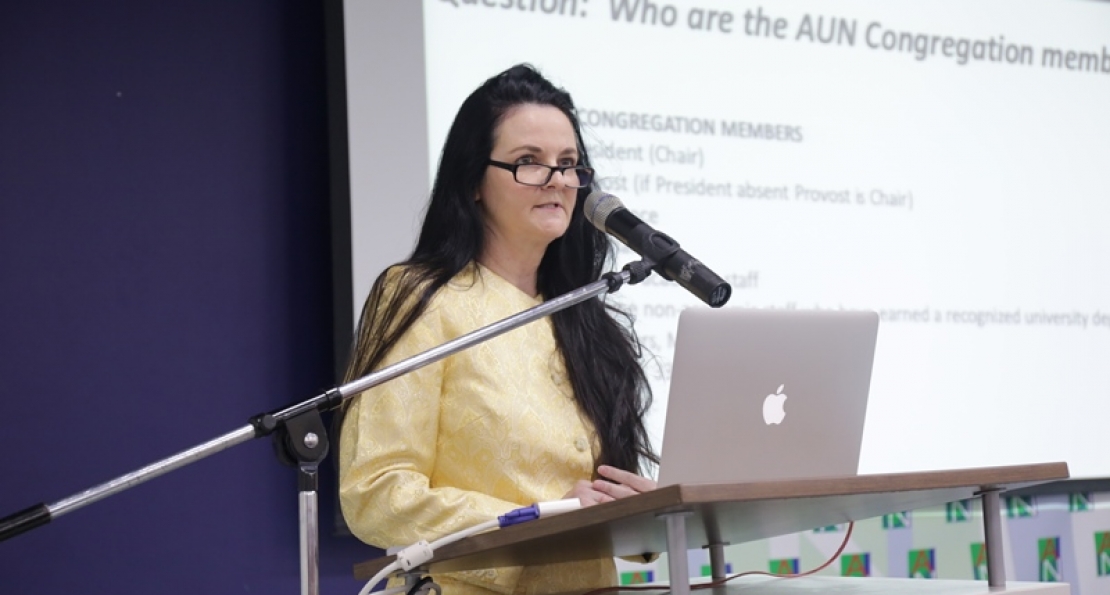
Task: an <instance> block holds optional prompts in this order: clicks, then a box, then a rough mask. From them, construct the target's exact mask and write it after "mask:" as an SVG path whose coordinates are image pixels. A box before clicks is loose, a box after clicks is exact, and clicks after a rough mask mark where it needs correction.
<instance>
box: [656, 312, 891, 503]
mask: <svg viewBox="0 0 1110 595" xmlns="http://www.w3.org/2000/svg"><path fill="white" fill-rule="evenodd" d="M878 325H879V317H878V314H877V313H875V312H864V311H843V310H838V311H833V310H814V311H808V310H751V309H739V308H725V309H708V308H691V309H687V310H685V311H684V312H683V313H682V314H681V316H680V317H679V321H678V334H677V343H676V346H675V355H674V366H673V372H672V376H671V389H670V396H669V397H668V401H667V418H666V425H665V427H664V435H663V446H662V462H661V464H660V466H659V485H660V486H664V485H671V484H676V483H687V484H688V483H738V482H751V481H762V480H774V479H792V478H815V477H833V476H848V475H855V474H856V473H857V471H858V468H859V455H860V446H861V443H862V440H863V424H864V418H865V415H866V411H867V395H868V389H869V387H870V384H871V366H872V362H873V360H874V354H875V340H876V335H877V332H878Z"/></svg>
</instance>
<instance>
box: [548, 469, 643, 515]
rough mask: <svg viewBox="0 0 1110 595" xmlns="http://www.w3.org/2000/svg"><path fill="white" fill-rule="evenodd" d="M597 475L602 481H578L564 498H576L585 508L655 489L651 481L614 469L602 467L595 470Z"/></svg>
mask: <svg viewBox="0 0 1110 595" xmlns="http://www.w3.org/2000/svg"><path fill="white" fill-rule="evenodd" d="M597 474H598V475H600V476H602V477H603V478H604V479H595V480H594V481H585V480H579V481H578V482H577V483H575V484H574V488H573V489H571V491H569V492H567V495H566V496H565V497H566V498H578V500H579V501H581V502H582V506H583V507H586V506H593V505H594V504H601V503H602V502H611V501H613V500H616V499H618V498H627V497H629V496H635V495H636V494H639V493H642V492H649V491H651V490H654V489H655V481H653V480H652V479H649V478H647V477H642V476H640V475H636V474H635V473H630V472H628V471H624V470H623V469H617V468H616V467H610V466H608V465H602V466H600V467H598V468H597Z"/></svg>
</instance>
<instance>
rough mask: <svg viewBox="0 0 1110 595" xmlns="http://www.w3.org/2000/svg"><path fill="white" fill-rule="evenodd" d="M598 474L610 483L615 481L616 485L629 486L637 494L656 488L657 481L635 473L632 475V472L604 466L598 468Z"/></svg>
mask: <svg viewBox="0 0 1110 595" xmlns="http://www.w3.org/2000/svg"><path fill="white" fill-rule="evenodd" d="M597 474H598V475H600V476H602V477H604V478H606V479H608V480H610V481H613V482H614V483H618V484H621V485H624V486H627V487H629V488H631V489H632V490H634V491H635V492H636V493H639V492H650V491H651V490H654V489H655V487H656V486H655V480H653V479H651V478H649V477H644V476H642V475H636V474H635V473H632V472H630V471H625V470H624V469H617V468H616V467H610V466H609V465H602V466H600V467H598V468H597Z"/></svg>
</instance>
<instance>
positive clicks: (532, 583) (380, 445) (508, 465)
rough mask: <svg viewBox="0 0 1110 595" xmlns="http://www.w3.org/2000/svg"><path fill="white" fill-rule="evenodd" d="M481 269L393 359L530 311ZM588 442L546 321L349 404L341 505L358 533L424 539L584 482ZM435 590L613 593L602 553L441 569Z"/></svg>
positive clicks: (387, 542)
mask: <svg viewBox="0 0 1110 595" xmlns="http://www.w3.org/2000/svg"><path fill="white" fill-rule="evenodd" d="M538 303H540V299H538V298H533V297H531V296H528V295H526V294H525V293H524V292H522V291H520V290H519V289H517V288H516V287H515V286H513V285H512V284H510V283H509V282H508V281H506V280H504V279H502V278H500V277H498V276H497V275H496V274H494V273H493V272H491V271H490V270H488V269H486V268H485V267H482V266H480V265H473V266H471V267H468V268H467V269H466V270H464V271H463V272H462V273H460V274H459V275H458V276H457V277H456V278H455V279H453V280H452V281H451V282H450V283H448V284H447V285H446V286H445V287H444V288H443V289H441V290H440V291H439V292H438V293H437V294H436V295H435V296H434V297H433V298H432V300H431V302H430V304H429V308H428V310H427V312H426V313H425V314H424V315H423V316H422V317H421V318H420V319H419V320H418V321H417V322H416V323H415V324H414V326H413V327H412V328H411V329H409V331H408V332H407V333H406V334H405V335H404V337H402V339H401V341H400V342H399V343H398V344H397V345H396V346H395V347H394V349H393V350H392V351H391V352H390V354H389V355H388V356H387V358H386V362H385V364H386V365H388V364H391V363H395V362H397V361H400V360H402V359H405V358H407V357H410V356H412V355H415V354H417V353H420V352H421V351H425V350H427V349H429V348H431V347H434V346H436V345H440V344H442V343H444V342H445V341H448V340H450V339H453V338H455V337H458V336H460V335H463V334H465V333H467V332H470V331H472V330H475V329H478V328H480V327H482V326H485V325H487V324H490V323H492V322H495V321H497V320H501V319H503V318H505V317H506V316H509V315H512V314H515V313H517V312H520V311H522V310H525V309H527V308H530V307H532V306H535V305H536V304H538ZM597 445H598V442H597V438H596V436H595V433H594V431H593V428H592V425H591V424H590V422H589V421H588V420H586V419H585V418H584V417H583V416H581V415H580V414H579V410H578V407H577V405H576V403H575V402H574V396H573V392H572V390H571V387H570V385H569V383H568V381H567V378H566V369H565V366H564V364H563V360H562V357H561V356H560V354H559V352H558V351H557V350H556V344H555V337H554V334H553V331H552V327H551V322H550V320H549V319H547V318H544V319H541V320H538V321H535V322H532V323H530V324H528V325H525V326H523V327H520V328H518V329H515V330H513V331H510V332H509V333H506V334H504V335H501V336H499V337H497V338H495V339H492V340H490V341H487V342H485V343H482V344H480V345H478V346H476V347H472V348H470V349H467V350H465V351H462V352H460V353H457V354H455V355H452V356H450V357H448V358H446V359H444V360H441V361H440V362H437V363H434V364H431V365H429V366H426V367H424V368H421V369H419V370H416V371H414V372H412V373H409V374H406V375H404V376H401V377H399V378H396V379H393V380H391V381H389V382H386V383H384V384H382V385H379V386H377V387H374V388H372V389H370V390H368V391H366V392H365V393H363V394H362V395H359V396H358V397H356V398H355V399H353V401H352V404H351V407H350V410H349V412H348V414H347V417H346V419H345V420H344V423H343V429H342V433H341V440H340V450H339V465H340V471H339V473H340V501H341V504H342V508H343V515H344V517H345V518H346V520H347V523H348V525H349V526H350V528H351V531H352V532H354V534H355V535H356V536H358V537H359V539H362V540H363V541H365V542H367V543H370V544H372V545H376V546H378V547H388V546H394V545H408V544H411V543H414V542H416V541H419V540H420V539H427V540H429V541H431V540H433V539H436V538H439V537H442V536H444V535H447V534H450V533H453V532H455V531H458V530H460V529H464V528H466V527H470V526H473V525H476V524H478V523H481V522H484V521H487V520H490V519H492V518H494V517H496V516H498V515H501V514H504V513H505V512H507V511H509V510H512V509H514V508H518V507H520V506H527V505H530V504H532V503H534V502H538V501H543V500H557V499H560V498H562V497H563V495H564V494H566V492H567V491H568V490H570V488H571V487H572V486H573V485H574V483H575V482H576V481H577V480H580V479H590V478H591V477H592V475H593V471H594V467H595V452H596V450H597V448H598V446H597ZM435 579H436V581H437V582H439V583H440V584H441V585H443V587H444V593H445V595H457V594H471V593H473V594H478V593H487V594H488V593H490V592H495V593H504V594H511V593H520V594H523V593H529V594H532V593H537V594H538V593H549V592H558V591H566V590H572V589H588V588H592V587H598V586H606V585H613V584H615V582H616V571H615V568H614V565H613V561H612V560H611V559H604V560H593V561H588V562H576V563H571V564H561V565H552V566H540V567H528V568H520V567H515V568H497V569H489V570H481V571H470V572H458V573H450V574H444V575H439V576H436V577H435Z"/></svg>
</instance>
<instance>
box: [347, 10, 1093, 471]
mask: <svg viewBox="0 0 1110 595" xmlns="http://www.w3.org/2000/svg"><path fill="white" fill-rule="evenodd" d="M342 8H343V10H342V12H343V35H344V48H345V52H344V61H345V62H344V73H345V84H346V94H345V99H346V112H345V114H346V125H345V129H344V130H345V132H346V134H347V135H348V138H347V142H346V143H343V146H341V149H344V150H346V152H347V154H346V155H343V154H342V151H340V154H339V155H337V156H336V159H338V160H339V165H338V167H339V169H340V171H348V172H349V177H348V178H346V179H345V180H344V182H345V183H348V184H349V193H347V190H346V188H342V184H341V185H340V188H339V190H338V191H339V193H340V195H341V196H340V201H339V202H338V203H337V204H340V205H341V206H342V208H347V206H348V205H349V211H348V212H345V213H343V214H345V215H349V220H348V221H347V224H348V225H349V229H350V234H351V238H350V247H349V254H346V253H345V254H341V255H340V262H341V266H340V267H339V270H340V272H341V273H343V272H345V273H346V274H348V275H349V278H347V279H346V284H343V283H341V284H340V287H342V288H343V290H342V292H343V293H342V295H340V296H339V297H338V298H337V304H338V306H337V307H339V308H340V309H341V310H342V312H341V313H340V316H338V317H337V319H338V320H339V321H340V322H339V327H340V328H339V329H338V331H337V332H339V333H340V334H341V336H343V337H349V336H350V330H351V325H352V324H353V322H354V320H357V316H358V312H359V310H360V308H361V305H362V302H363V300H364V299H365V297H366V294H367V292H368V290H369V288H370V285H371V283H372V282H373V279H374V278H375V277H376V276H377V274H378V273H379V272H380V271H381V270H382V269H383V268H384V267H385V266H386V265H388V264H389V263H392V262H395V261H398V260H400V259H402V258H404V257H405V256H406V255H407V254H408V252H409V251H410V250H411V249H412V245H413V241H414V239H415V236H416V233H417V229H418V225H419V221H420V216H421V211H422V208H423V206H424V203H425V201H426V200H427V195H428V190H429V188H430V179H431V176H432V175H433V174H434V171H435V166H436V162H437V160H438V153H439V148H440V147H441V145H442V142H443V139H444V137H445V135H446V131H447V128H448V127H449V125H450V123H451V120H452V118H453V116H454V113H455V110H456V109H457V108H458V106H459V104H460V103H461V102H462V100H463V99H464V98H465V97H466V95H467V94H469V93H470V92H471V91H472V90H473V89H474V88H475V87H477V86H478V85H479V84H481V82H482V81H484V80H485V79H486V78H488V77H489V76H491V75H493V74H495V73H497V72H499V71H501V70H503V69H505V68H507V67H509V66H511V65H513V64H516V63H519V62H528V63H531V64H533V65H535V66H536V67H538V68H539V69H540V70H541V71H542V72H543V73H544V74H545V75H547V76H548V77H549V78H551V79H552V80H553V81H555V82H556V83H557V84H559V85H560V86H563V87H565V88H566V89H567V90H569V91H570V92H571V93H572V94H573V96H574V99H575V101H576V103H577V105H578V108H579V115H580V118H581V120H582V122H583V124H584V127H585V128H584V133H585V139H586V143H587V147H588V150H589V152H590V155H591V158H592V159H593V161H594V164H595V165H596V167H597V169H598V172H599V173H598V175H599V176H600V181H599V184H600V186H601V188H603V189H605V190H607V191H609V192H612V193H613V194H615V195H617V196H619V197H620V198H621V199H622V200H623V202H624V204H625V205H626V206H627V207H628V208H629V209H630V210H631V211H633V212H634V213H636V214H637V215H639V216H640V217H641V218H642V219H645V220H647V219H650V220H651V221H653V222H654V226H655V227H656V228H657V229H659V230H661V231H664V232H666V233H668V234H669V235H671V236H673V237H674V238H675V239H676V240H678V241H679V242H680V243H681V244H682V246H683V248H684V249H686V250H687V251H688V252H690V253H691V254H694V255H695V256H697V257H698V258H699V259H700V260H702V261H703V262H705V263H706V264H707V265H709V266H710V267H712V268H713V269H715V270H716V271H717V272H718V273H719V274H721V275H722V276H724V277H725V278H726V279H728V280H729V281H730V282H731V283H732V287H733V291H734V293H733V297H732V301H731V302H730V303H729V305H728V306H727V307H735V308H798V309H813V308H822V309H841V308H843V309H869V310H875V311H877V312H879V314H880V317H881V324H880V330H879V340H878V348H877V353H876V357H875V366H874V373H873V380H872V388H871V397H870V402H869V408H868V414H867V423H866V429H865V434H864V441H863V454H862V460H861V469H860V470H861V472H863V473H874V472H896V471H917V470H926V469H944V468H964V467H978V466H993V465H1005V464H1023V463H1034V462H1041V461H1056V460H1063V461H1067V462H1068V463H1069V464H1070V465H1071V470H1072V473H1073V476H1075V477H1086V478H1095V477H1108V476H1110V457H1108V456H1106V446H1105V445H1106V436H1107V434H1108V431H1107V420H1110V364H1108V357H1110V275H1108V274H1107V270H1108V269H1110V234H1108V233H1107V225H1108V222H1110V175H1108V173H1110V167H1108V165H1107V163H1108V157H1110V150H1108V149H1107V144H1108V141H1110V111H1108V110H1107V109H1106V106H1107V105H1110V4H1108V3H1103V2H1092V1H1079V0H1075V1H1066V0H1055V1H1034V0H1022V1H1015V0H1005V1H974V2H972V1H967V0H959V1H951V0H944V1H938V0H928V1H926V0H915V1H904V2H889V1H863V0H861V1H846V0H836V1H828V0H826V1H801V0H792V1H780V2H774V3H758V2H732V1H714V0H699V1H698V2H693V3H686V2H674V3H670V4H668V3H664V2H647V1H645V0H558V1H556V0H489V1H477V0H472V1H464V0H436V1H433V0H428V1H426V2H424V3H423V5H421V4H419V3H416V2H390V3H385V2H371V1H370V0H345V1H344V2H343V6H342ZM344 168H345V169H344ZM631 258H632V254H631V253H630V252H628V251H621V253H620V254H619V257H618V259H617V263H616V264H617V265H620V264H622V263H625V262H627V261H629V260H631ZM347 259H349V260H347ZM341 281H343V280H341ZM609 299H615V300H617V301H618V302H619V303H621V304H623V305H625V306H626V307H627V308H629V309H630V310H631V311H632V312H633V313H634V314H635V316H636V323H635V326H636V330H637V331H638V333H639V334H640V336H641V338H642V340H643V341H644V343H645V345H646V346H647V347H648V348H649V349H650V351H651V352H652V353H653V354H654V355H653V357H652V358H651V359H650V360H649V361H648V362H647V363H646V369H647V370H648V373H649V375H650V377H651V381H652V386H653V389H654V394H655V407H654V408H653V410H652V412H651V415H650V419H649V426H650V428H651V432H652V436H653V439H654V440H655V441H656V445H657V446H658V445H659V443H660V440H661V438H662V431H663V414H664V412H665V410H666V402H667V396H668V395H667V391H668V380H669V369H670V362H671V358H672V352H673V344H674V333H675V330H676V325H677V317H678V313H679V312H680V311H681V310H682V309H683V308H686V307H704V306H701V305H700V304H699V303H698V302H697V300H695V299H694V298H693V297H692V296H690V295H688V294H687V293H686V292H685V291H684V290H683V289H681V288H680V287H678V286H676V285H673V284H670V283H666V282H664V281H662V280H660V279H653V280H650V281H649V282H646V283H644V284H642V285H638V286H634V287H626V288H625V289H623V290H622V291H621V292H620V293H619V294H616V295H614V296H612V297H611V298H609ZM774 389H775V387H768V392H773V391H774Z"/></svg>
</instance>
